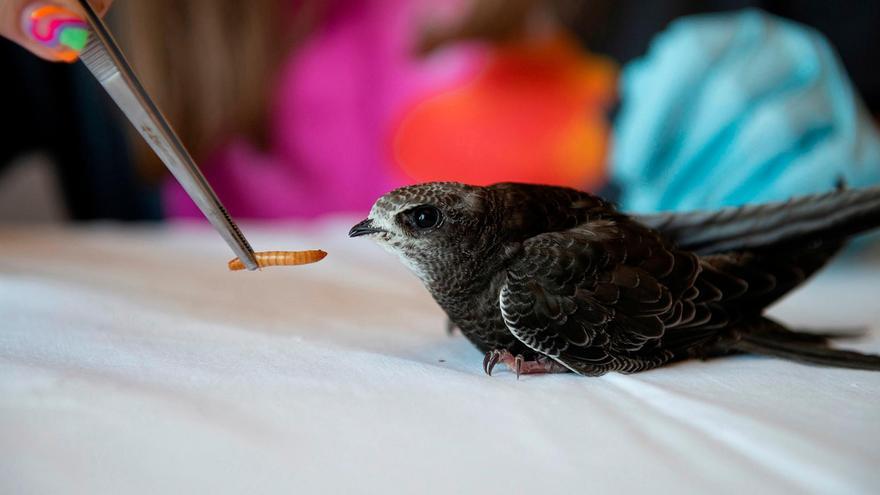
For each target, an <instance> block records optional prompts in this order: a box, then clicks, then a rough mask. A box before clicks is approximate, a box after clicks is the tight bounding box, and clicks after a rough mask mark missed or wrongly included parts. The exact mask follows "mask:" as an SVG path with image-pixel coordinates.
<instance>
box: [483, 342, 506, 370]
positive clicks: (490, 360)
mask: <svg viewBox="0 0 880 495" xmlns="http://www.w3.org/2000/svg"><path fill="white" fill-rule="evenodd" d="M502 354H503V352H502V351H500V350H498V349H493V350H491V351H489V352H487V353H486V356H485V357H483V371H485V372H486V374H487V375H489V376H492V370H493V369H495V365H496V364H498V361H500V360H501V356H502Z"/></svg>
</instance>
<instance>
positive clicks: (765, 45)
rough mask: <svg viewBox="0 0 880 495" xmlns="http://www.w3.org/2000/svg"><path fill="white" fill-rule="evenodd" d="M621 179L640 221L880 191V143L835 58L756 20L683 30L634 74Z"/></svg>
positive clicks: (627, 94)
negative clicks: (841, 188)
mask: <svg viewBox="0 0 880 495" xmlns="http://www.w3.org/2000/svg"><path fill="white" fill-rule="evenodd" d="M621 93H622V102H623V106H622V107H621V111H620V113H619V114H618V117H617V120H616V122H615V134H614V145H613V151H612V156H611V173H612V177H613V179H614V180H615V182H616V183H617V184H618V185H619V186H621V188H622V196H621V198H620V203H621V206H622V207H623V208H625V209H627V210H630V211H659V210H685V209H697V208H700V209H702V208H714V207H718V206H729V205H738V204H743V203H748V202H757V201H768V200H781V199H787V198H789V197H791V196H795V195H799V194H804V193H810V192H818V191H825V190H828V189H830V188H832V187H834V185H835V183H836V182H837V181H838V180H839V179H843V180H845V181H846V183H847V185H849V186H851V187H856V186H865V185H869V184H876V183H880V135H878V131H877V128H876V127H875V125H874V123H873V122H872V120H871V118H870V116H868V115H867V114H866V112H865V110H864V109H863V106H862V104H861V102H860V101H859V99H858V96H857V95H856V94H855V92H854V89H853V87H852V85H851V84H850V82H849V80H848V78H847V75H846V73H845V71H844V69H843V67H842V66H841V64H840V62H839V60H838V59H837V56H836V54H835V53H834V51H833V49H832V48H831V47H830V46H829V45H828V43H827V42H826V41H825V39H824V38H823V37H822V35H820V34H819V33H817V32H816V31H813V30H811V29H809V28H807V27H805V26H802V25H799V24H796V23H793V22H790V21H786V20H783V19H780V18H777V17H774V16H771V15H769V14H766V13H763V12H761V11H757V10H747V11H743V12H739V13H734V14H713V15H701V16H694V17H689V18H683V19H681V20H679V21H677V22H675V23H674V24H672V25H671V26H670V27H669V29H667V30H666V31H665V32H664V33H662V34H661V35H659V36H658V38H657V39H656V40H655V41H654V42H653V44H652V47H651V49H650V50H649V52H648V54H647V55H646V56H645V57H644V58H642V59H640V60H637V61H634V62H633V63H631V64H629V65H628V66H626V67H625V68H624V72H623V75H622V81H621Z"/></svg>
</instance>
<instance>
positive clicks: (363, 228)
mask: <svg viewBox="0 0 880 495" xmlns="http://www.w3.org/2000/svg"><path fill="white" fill-rule="evenodd" d="M376 232H385V231H384V230H383V229H378V228H376V227H373V221H372V220H370V219H369V218H368V219H366V220H364V221H362V222H360V223H358V224H357V225H355V226H354V227H352V228H351V230H349V231H348V236H349V237H360V236H362V235H367V234H375V233H376Z"/></svg>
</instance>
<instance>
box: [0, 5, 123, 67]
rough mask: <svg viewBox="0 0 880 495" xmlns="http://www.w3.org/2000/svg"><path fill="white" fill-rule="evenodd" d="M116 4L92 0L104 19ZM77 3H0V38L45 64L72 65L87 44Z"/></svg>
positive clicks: (81, 12)
mask: <svg viewBox="0 0 880 495" xmlns="http://www.w3.org/2000/svg"><path fill="white" fill-rule="evenodd" d="M112 1H113V0H90V3H91V5H92V7H93V8H94V9H95V12H97V13H98V15H100V16H103V15H104V13H105V12H107V9H108V8H109V7H110V4H111V3H112ZM84 19H85V15H84V13H83V11H82V8H80V5H79V2H77V1H76V0H0V36H3V37H5V38H9V39H10V40H12V41H13V42H15V43H17V44H19V45H21V46H23V47H24V48H25V49H27V50H28V51H30V52H31V53H33V54H34V55H37V56H38V57H41V58H44V59H46V60H52V61H61V62H73V61H75V60H76V59H77V58H78V57H79V52H80V51H82V49H83V47H85V45H86V41H88V31H87V30H86V28H87V25H86V23H85V20H84Z"/></svg>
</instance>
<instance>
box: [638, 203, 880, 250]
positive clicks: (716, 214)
mask: <svg viewBox="0 0 880 495" xmlns="http://www.w3.org/2000/svg"><path fill="white" fill-rule="evenodd" d="M633 218H635V219H636V220H637V221H638V222H640V223H642V224H644V225H647V226H649V227H651V228H653V229H656V230H658V231H659V232H661V233H662V234H663V235H664V237H666V238H667V239H668V240H670V241H672V242H675V243H676V244H677V245H678V246H679V247H680V248H681V249H687V250H691V251H695V252H697V253H700V254H713V253H722V252H729V251H740V250H753V249H761V248H765V247H767V246H773V245H778V244H783V243H787V244H799V243H805V242H808V241H811V240H815V239H826V240H834V239H839V238H842V237H846V236H850V235H853V234H856V233H858V232H861V231H864V230H867V229H870V228H874V227H876V226H878V225H880V187H874V188H867V189H842V188H841V189H838V190H836V191H832V192H828V193H824V194H814V195H809V196H802V197H798V198H794V199H791V200H789V201H785V202H776V203H764V204H756V205H745V206H739V207H731V208H722V209H719V210H715V211H693V212H681V213H658V214H649V215H635V216H633Z"/></svg>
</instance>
